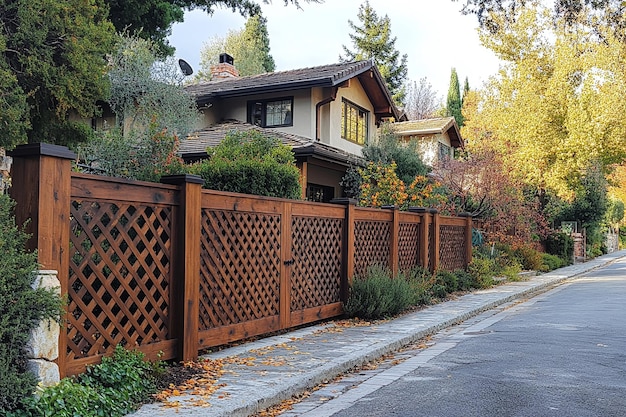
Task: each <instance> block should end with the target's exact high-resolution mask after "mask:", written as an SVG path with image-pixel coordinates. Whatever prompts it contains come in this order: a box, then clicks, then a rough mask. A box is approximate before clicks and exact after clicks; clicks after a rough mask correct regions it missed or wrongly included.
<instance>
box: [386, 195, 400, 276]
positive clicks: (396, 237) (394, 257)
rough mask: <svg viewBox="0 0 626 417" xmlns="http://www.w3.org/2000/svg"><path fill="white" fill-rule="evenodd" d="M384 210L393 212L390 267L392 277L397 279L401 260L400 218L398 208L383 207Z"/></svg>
mask: <svg viewBox="0 0 626 417" xmlns="http://www.w3.org/2000/svg"><path fill="white" fill-rule="evenodd" d="M382 208H383V209H387V210H392V212H393V218H392V221H391V236H390V238H391V239H390V242H389V245H390V247H389V266H390V269H391V275H392V276H393V277H394V278H395V277H396V276H398V269H399V265H400V259H399V249H400V248H399V247H398V246H399V242H400V221H399V219H400V216H399V214H398V213H399V210H398V206H395V205H389V206H382Z"/></svg>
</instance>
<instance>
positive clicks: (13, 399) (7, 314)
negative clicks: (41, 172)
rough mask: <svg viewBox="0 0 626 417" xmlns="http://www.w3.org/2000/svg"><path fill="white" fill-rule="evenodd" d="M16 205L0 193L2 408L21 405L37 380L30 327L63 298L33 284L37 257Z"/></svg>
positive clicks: (55, 310) (55, 314)
mask: <svg viewBox="0 0 626 417" xmlns="http://www.w3.org/2000/svg"><path fill="white" fill-rule="evenodd" d="M13 206H14V203H13V201H12V200H11V199H10V198H9V197H8V196H6V195H0V410H6V411H10V410H16V409H18V408H20V407H21V402H22V400H24V399H25V398H27V397H29V396H30V395H31V394H32V392H33V391H34V390H35V387H36V384H37V380H36V378H35V376H34V375H33V374H31V373H29V372H27V370H26V359H25V357H26V353H25V349H24V346H25V345H26V342H27V340H28V338H29V335H30V331H31V330H32V329H34V328H35V327H36V326H37V325H38V323H39V321H41V320H44V319H57V320H58V318H59V315H60V313H61V300H60V298H59V297H58V296H57V295H56V294H55V293H54V292H53V291H52V290H45V289H41V288H37V289H33V288H32V286H33V283H34V281H35V274H34V272H35V271H36V270H37V262H36V260H37V258H36V254H34V253H31V252H28V251H26V250H25V245H26V239H27V235H26V234H24V233H23V232H22V231H21V230H20V229H19V228H18V227H17V225H16V224H15V219H14V217H13V214H12V210H13Z"/></svg>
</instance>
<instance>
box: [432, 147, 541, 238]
mask: <svg viewBox="0 0 626 417" xmlns="http://www.w3.org/2000/svg"><path fill="white" fill-rule="evenodd" d="M433 176H434V177H435V178H437V179H438V181H440V182H441V184H442V186H443V187H445V188H446V190H447V192H448V196H449V202H448V204H447V208H448V210H449V211H451V212H453V213H457V214H458V213H470V214H471V216H472V217H474V218H477V219H480V220H482V221H483V225H484V227H485V229H487V230H489V232H490V234H491V238H492V239H495V240H499V241H510V242H516V243H528V242H530V241H532V239H533V235H537V236H545V232H546V222H545V219H544V217H543V215H542V214H541V212H540V210H539V202H538V200H537V197H536V195H535V194H533V193H529V192H527V189H528V187H527V186H525V185H524V183H523V182H522V181H520V180H519V179H517V178H515V177H514V176H512V175H510V174H509V172H508V171H507V170H506V169H505V167H504V164H503V158H502V156H500V155H498V154H497V153H496V152H493V151H492V150H489V149H486V148H482V149H474V151H473V152H472V153H468V154H465V155H463V157H461V158H459V159H447V160H445V161H440V162H438V163H437V165H436V166H435V167H434V169H433Z"/></svg>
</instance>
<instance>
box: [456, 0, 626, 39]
mask: <svg viewBox="0 0 626 417" xmlns="http://www.w3.org/2000/svg"><path fill="white" fill-rule="evenodd" d="M452 1H459V0H452ZM463 2H464V3H465V4H464V5H463V9H462V12H463V13H464V14H474V15H476V16H477V18H478V22H479V23H480V25H481V27H483V28H485V29H487V30H489V31H490V32H492V33H495V32H498V31H500V30H502V29H503V28H505V27H506V26H507V25H508V24H510V23H513V22H514V21H515V20H516V18H517V17H518V16H519V15H518V13H519V10H520V9H523V8H525V7H526V6H527V4H528V3H531V4H532V3H533V2H532V1H530V2H529V1H528V0H463ZM625 10H626V5H625V4H624V2H623V1H622V0H554V7H553V15H552V18H553V20H554V21H560V22H565V23H566V24H568V25H575V24H576V23H577V22H578V21H579V20H580V19H581V18H583V19H586V20H587V21H588V22H589V23H592V24H594V25H600V26H606V25H608V26H610V27H611V28H612V29H613V34H614V35H618V34H620V33H622V32H623V29H624V28H625V27H626V13H624V11H625Z"/></svg>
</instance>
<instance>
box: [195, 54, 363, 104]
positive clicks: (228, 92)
mask: <svg viewBox="0 0 626 417" xmlns="http://www.w3.org/2000/svg"><path fill="white" fill-rule="evenodd" d="M372 67H373V63H372V62H371V61H357V62H344V63H339V64H330V65H322V66H318V67H309V68H301V69H295V70H289V71H277V72H268V73H265V74H259V75H251V76H247V77H232V78H226V79H220V80H216V81H208V82H201V83H198V84H191V85H188V86H187V87H185V90H187V91H188V92H189V93H190V94H192V95H194V96H196V97H202V98H211V97H232V96H236V95H245V94H250V93H251V92H255V93H260V92H264V91H266V90H268V91H271V90H275V89H277V88H280V89H285V87H289V88H307V87H312V86H328V87H332V86H336V85H339V84H341V83H342V82H344V81H346V80H347V79H349V78H352V77H354V76H356V75H359V74H361V73H363V72H365V71H367V70H369V69H370V68H372Z"/></svg>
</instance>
